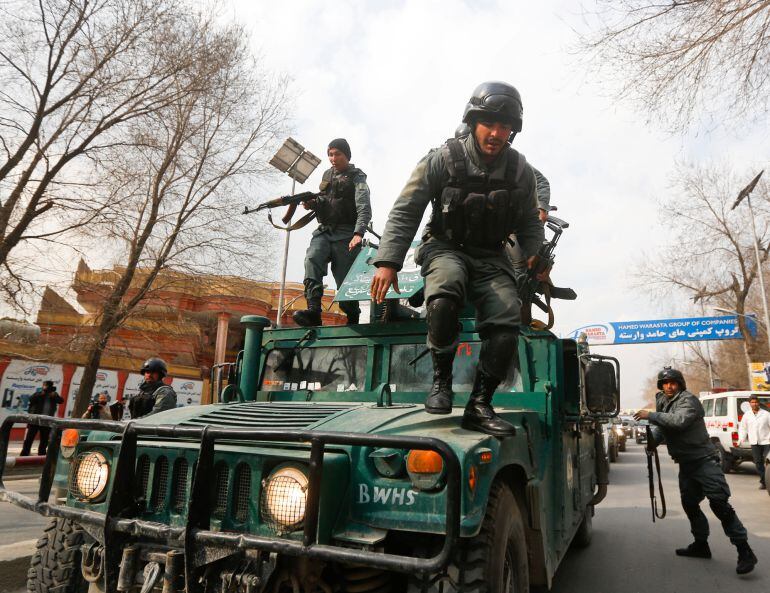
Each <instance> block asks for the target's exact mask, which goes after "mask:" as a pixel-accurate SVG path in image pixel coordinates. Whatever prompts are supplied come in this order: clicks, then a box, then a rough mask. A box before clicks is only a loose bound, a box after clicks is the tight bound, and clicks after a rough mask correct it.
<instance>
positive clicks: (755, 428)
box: [738, 394, 770, 490]
mask: <svg viewBox="0 0 770 593" xmlns="http://www.w3.org/2000/svg"><path fill="white" fill-rule="evenodd" d="M749 406H751V409H750V410H749V411H748V412H746V413H745V414H744V415H743V418H741V423H740V427H739V428H738V443H739V444H740V443H745V442H746V441H748V443H749V444H750V445H751V457H752V458H753V459H754V465H756V466H757V471H758V472H759V489H760V490H766V489H767V484H766V483H765V457H767V454H768V453H770V412H768V411H767V410H763V409H762V406H760V405H759V397H758V396H756V395H753V394H752V395H751V397H749Z"/></svg>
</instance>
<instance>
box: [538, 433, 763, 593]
mask: <svg viewBox="0 0 770 593" xmlns="http://www.w3.org/2000/svg"><path fill="white" fill-rule="evenodd" d="M661 469H662V471H663V477H664V483H663V488H664V492H665V494H666V496H667V502H668V514H667V516H666V518H665V519H663V520H662V521H661V520H658V521H657V522H656V523H654V524H653V523H652V520H651V512H650V503H649V497H648V487H647V467H646V458H645V455H644V449H643V448H642V446H641V445H636V444H635V443H633V442H629V444H628V449H627V451H626V452H625V453H621V454H620V457H619V459H618V462H617V463H613V464H612V469H611V471H610V482H611V484H610V488H609V492H608V495H607V498H606V499H605V500H604V502H602V504H601V505H599V506H598V507H597V509H596V516H595V517H594V520H593V527H594V537H593V541H592V543H591V545H590V546H589V547H588V548H586V549H583V550H579V549H574V550H571V551H570V552H569V553H568V554H567V557H566V558H565V559H564V561H563V562H562V565H561V567H560V568H559V571H558V572H557V574H556V578H555V580H554V585H553V592H554V593H650V592H651V591H655V592H656V593H692V592H693V591H697V592H698V593H755V592H756V593H760V592H761V593H767V591H770V496H768V495H767V492H765V491H764V490H758V486H759V480H758V478H757V475H756V472H755V470H754V469H753V467H751V464H742V465H741V470H740V471H739V472H738V473H733V474H729V475H728V476H727V480H728V482H729V484H730V488H731V490H732V499H731V500H732V503H733V506H734V507H735V509H736V511H737V512H738V516H739V517H740V518H741V520H742V521H743V523H744V524H745V525H746V528H747V529H748V530H749V543H750V544H751V546H752V547H753V548H754V551H755V552H756V554H757V557H758V558H759V561H760V563H759V564H758V565H757V568H756V569H755V570H754V572H753V573H751V574H749V575H746V576H743V577H739V576H738V575H736V574H735V563H736V560H737V554H736V552H735V548H734V547H733V546H732V545H731V544H730V542H729V540H728V539H727V538H726V537H725V535H724V533H723V532H722V527H721V525H720V524H719V522H718V521H717V519H716V517H714V515H713V514H712V513H711V509H709V508H708V504H707V503H704V504H703V509H704V512H705V513H706V516H707V517H708V519H709V523H710V525H711V538H710V545H711V551H712V553H713V554H714V557H713V558H712V559H711V560H700V559H694V558H679V557H678V556H676V555H674V549H675V548H678V547H681V546H683V545H686V544H688V543H689V542H690V541H691V535H690V530H689V523H688V521H687V517H686V516H685V514H684V511H682V507H681V504H680V502H679V490H678V486H677V478H676V476H677V467H676V465H675V464H674V463H673V462H672V461H671V459H670V458H669V457H668V455H667V454H664V451H663V450H661Z"/></svg>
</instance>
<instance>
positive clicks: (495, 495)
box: [0, 316, 619, 593]
mask: <svg viewBox="0 0 770 593" xmlns="http://www.w3.org/2000/svg"><path fill="white" fill-rule="evenodd" d="M241 321H242V323H243V324H244V325H245V328H246V337H245V344H244V349H243V351H242V352H241V353H240V354H239V356H238V359H237V360H236V361H235V362H234V363H232V364H230V365H228V366H227V368H225V369H219V370H220V371H222V372H221V373H219V375H222V376H223V377H222V381H221V383H223V384H224V383H228V384H227V385H226V386H225V387H224V389H222V390H221V391H220V393H219V394H218V395H217V394H216V393H215V394H214V395H215V400H218V401H217V403H214V404H211V405H203V406H198V407H186V408H178V409H176V410H170V411H167V412H163V413H160V414H156V415H153V416H149V417H146V418H143V419H140V420H137V421H132V422H129V423H120V422H106V421H91V420H70V419H55V418H51V417H42V416H31V415H24V414H19V415H15V416H11V417H9V418H8V419H7V420H6V421H5V422H4V423H3V425H2V432H1V433H0V457H2V458H5V455H6V453H7V446H8V439H9V436H10V430H11V427H12V425H13V424H14V423H25V422H34V423H38V424H43V425H47V426H51V427H52V428H53V430H52V434H51V445H50V447H49V450H48V456H47V460H46V464H45V467H44V470H43V475H42V478H41V482H40V491H39V496H38V497H37V498H36V499H31V498H28V497H25V496H23V495H21V494H18V493H16V492H13V491H12V490H10V489H9V488H7V487H6V486H4V485H3V484H2V482H1V480H0V498H1V499H2V500H5V501H8V502H11V503H13V504H16V505H18V506H21V507H24V508H27V509H29V510H31V511H36V512H38V513H41V514H43V515H46V516H50V517H52V522H51V524H50V525H49V527H48V528H47V529H46V531H45V533H44V534H43V536H42V538H41V540H40V541H39V543H38V548H37V552H36V553H35V555H34V557H33V558H32V564H31V567H30V569H29V583H28V587H29V590H30V591H35V592H42V591H59V592H70V591H73V592H74V591H89V592H91V593H97V592H103V591H109V592H114V591H121V592H131V593H138V592H141V593H147V592H150V591H158V592H160V591H162V593H175V592H178V591H187V592H190V593H192V592H204V591H212V592H222V593H224V592H226V591H242V592H253V593H261V592H271V593H272V592H276V593H278V592H283V591H291V592H302V593H315V592H324V593H329V592H332V591H335V592H342V593H354V592H356V593H375V592H396V591H409V592H412V593H417V592H435V593H439V592H440V593H449V592H465V591H468V592H470V591H480V592H483V591H490V592H493V593H499V592H504V591H505V592H509V591H527V590H528V587H529V586H530V585H540V586H543V587H548V586H550V583H551V579H552V577H553V575H554V573H555V571H556V569H557V567H558V566H559V563H560V562H561V560H562V559H563V557H564V555H565V553H566V552H567V550H568V548H569V546H570V544H571V543H574V544H577V545H587V544H588V542H589V541H590V537H591V518H592V516H593V514H594V508H595V506H596V505H597V504H598V503H599V502H600V501H601V500H602V499H603V497H604V495H605V492H606V487H607V486H606V484H607V463H606V455H605V453H604V450H603V441H602V437H601V427H600V424H599V422H601V421H606V419H607V418H608V417H609V416H612V415H614V414H616V413H617V411H618V409H619V393H618V379H619V376H618V375H619V367H618V364H617V361H616V360H614V359H608V358H606V357H601V356H598V355H592V354H585V353H584V354H581V352H580V351H579V349H578V346H577V344H576V343H575V342H574V341H572V340H564V339H558V338H557V337H556V336H555V335H554V334H552V333H551V332H549V331H536V330H531V329H527V328H523V329H522V332H521V335H520V338H519V342H518V352H517V354H518V356H516V357H515V363H514V364H513V365H512V366H511V368H510V369H509V373H508V377H507V378H506V380H505V381H504V382H503V383H502V384H501V385H500V387H499V389H498V392H497V393H496V395H495V401H494V403H495V407H496V409H497V411H498V412H499V413H500V414H501V415H502V416H503V417H504V418H505V419H506V420H508V421H509V422H511V423H513V424H514V426H515V428H516V434H515V435H514V436H511V437H506V438H503V439H501V438H495V437H491V436H488V435H486V434H483V433H479V432H471V431H467V430H463V429H462V428H461V427H460V417H461V414H462V409H463V406H464V404H465V402H466V400H467V394H468V392H469V391H470V389H471V382H472V379H473V372H474V369H475V366H476V362H477V359H478V353H479V350H480V342H479V336H478V334H477V333H476V332H475V322H474V320H473V319H464V320H463V322H462V332H461V335H460V344H459V347H458V352H457V357H456V359H455V368H454V389H455V392H456V398H455V406H456V408H455V410H454V413H453V414H451V415H448V416H435V415H429V414H427V413H426V412H425V411H424V409H423V406H422V403H423V401H424V398H425V395H426V392H427V391H428V390H429V389H430V384H431V377H432V373H431V366H430V365H431V363H430V357H427V356H423V354H424V352H425V346H424V344H425V336H426V325H425V321H424V319H405V320H402V321H390V322H387V323H371V324H362V325H357V326H340V327H318V328H312V329H304V328H286V329H270V328H269V322H268V320H267V319H265V318H263V317H256V316H247V317H244V318H243V319H242V320H241ZM219 375H218V376H219ZM227 377H229V379H230V380H229V382H227V381H226V378H227ZM214 383H219V381H214ZM2 469H3V464H2V463H0V479H1V478H2V475H1V472H2Z"/></svg>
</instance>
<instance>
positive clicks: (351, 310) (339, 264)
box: [305, 227, 361, 318]
mask: <svg viewBox="0 0 770 593" xmlns="http://www.w3.org/2000/svg"><path fill="white" fill-rule="evenodd" d="M352 238H353V231H352V230H350V231H347V230H343V229H338V230H331V229H327V228H324V227H319V228H317V229H316V230H315V231H313V236H312V238H311V239H310V245H309V246H308V248H307V252H306V253H305V296H306V297H308V298H313V297H315V298H318V299H320V298H321V297H323V279H324V277H325V276H326V274H327V273H328V269H329V264H331V268H332V276H334V281H335V282H336V283H337V288H339V287H340V286H341V285H342V282H343V281H344V280H345V276H347V274H348V272H349V271H350V267H351V266H352V265H353V262H354V261H355V260H356V257H357V256H358V253H359V252H360V251H361V248H360V247H357V248H355V249H354V250H353V251H349V250H348V245H349V244H350V240H351V239H352ZM339 305H340V309H342V310H343V311H344V313H345V314H346V315H347V316H348V317H354V318H357V317H358V315H359V313H360V310H361V309H360V307H359V306H358V303H357V302H355V301H352V302H344V303H340V304H339Z"/></svg>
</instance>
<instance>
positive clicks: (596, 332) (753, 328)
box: [567, 315, 757, 345]
mask: <svg viewBox="0 0 770 593" xmlns="http://www.w3.org/2000/svg"><path fill="white" fill-rule="evenodd" d="M746 325H747V326H748V329H749V332H750V333H751V335H752V336H756V334H757V322H756V320H755V319H754V318H753V317H751V316H747V317H746ZM581 333H585V334H586V335H587V336H588V343H589V345H601V344H652V343H656V342H698V341H702V340H740V339H741V338H742V336H741V333H740V331H739V329H738V317H737V316H736V315H723V316H719V317H685V318H680V319H652V320H647V321H608V322H606V323H592V324H590V325H584V326H582V327H579V328H577V329H576V330H574V331H572V332H570V333H569V334H568V335H567V337H568V338H572V339H574V340H576V339H577V338H578V336H579V335H580V334H581Z"/></svg>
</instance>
